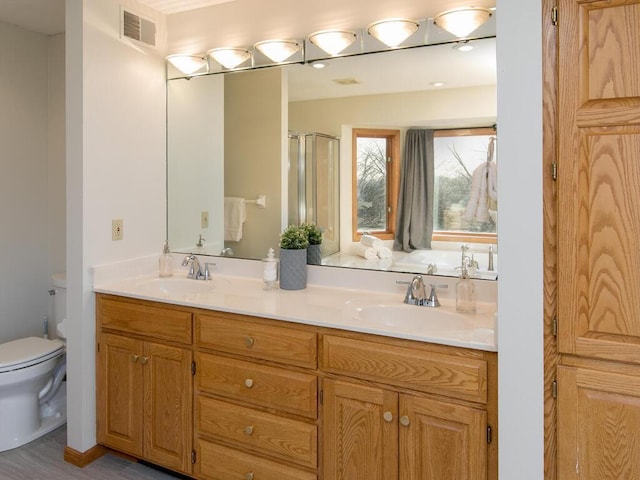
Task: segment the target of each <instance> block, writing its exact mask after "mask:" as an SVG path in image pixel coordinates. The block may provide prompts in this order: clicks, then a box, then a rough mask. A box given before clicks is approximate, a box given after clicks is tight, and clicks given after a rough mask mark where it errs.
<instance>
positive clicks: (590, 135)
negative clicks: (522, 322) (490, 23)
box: [557, 0, 640, 363]
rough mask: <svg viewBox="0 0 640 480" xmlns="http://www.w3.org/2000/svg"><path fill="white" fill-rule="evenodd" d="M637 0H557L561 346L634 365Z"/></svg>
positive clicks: (639, 305)
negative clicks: (558, 0)
mask: <svg viewBox="0 0 640 480" xmlns="http://www.w3.org/2000/svg"><path fill="white" fill-rule="evenodd" d="M639 31H640V1H639V0H601V1H588V0H587V1H585V0H561V1H560V2H559V22H558V47H559V52H558V58H559V61H558V82H559V83H558V137H557V138H558V285H559V288H558V322H559V339H558V345H559V349H560V351H561V352H564V353H572V354H576V355H581V356H588V357H598V358H605V359H611V360H619V361H625V362H634V363H640V320H639V318H640V254H639V246H640V243H639V241H638V238H639V235H640V195H639V192H640V62H639V61H638V52H639V51H640V35H638V32H639Z"/></svg>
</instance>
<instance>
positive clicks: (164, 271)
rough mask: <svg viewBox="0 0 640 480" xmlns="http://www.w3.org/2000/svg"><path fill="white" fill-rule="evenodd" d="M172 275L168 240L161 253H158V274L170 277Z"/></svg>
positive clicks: (171, 259)
mask: <svg viewBox="0 0 640 480" xmlns="http://www.w3.org/2000/svg"><path fill="white" fill-rule="evenodd" d="M172 275H173V257H172V256H171V252H170V251H169V242H165V244H164V248H163V249H162V255H160V260H159V268H158V276H160V277H163V278H164V277H170V276H172Z"/></svg>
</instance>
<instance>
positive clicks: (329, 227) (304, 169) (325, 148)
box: [288, 132, 340, 257]
mask: <svg viewBox="0 0 640 480" xmlns="http://www.w3.org/2000/svg"><path fill="white" fill-rule="evenodd" d="M339 162H340V140H339V139H338V138H336V137H332V136H329V135H324V134H321V133H293V132H290V133H289V179H288V182H289V186H288V191H289V203H288V208H289V210H288V212H289V213H288V218H289V224H290V225H298V224H300V223H314V224H316V225H317V226H319V227H320V228H321V229H322V232H323V235H322V238H323V240H322V246H321V252H322V256H323V257H324V256H327V255H331V254H332V253H335V252H337V251H338V250H339V249H340V222H339V210H340V197H339V187H340V186H339V176H338V172H339V166H340V165H339Z"/></svg>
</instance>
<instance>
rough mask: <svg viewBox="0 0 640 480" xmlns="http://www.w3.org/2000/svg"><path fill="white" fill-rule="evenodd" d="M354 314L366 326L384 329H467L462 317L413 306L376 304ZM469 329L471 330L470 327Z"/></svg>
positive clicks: (464, 319)
mask: <svg viewBox="0 0 640 480" xmlns="http://www.w3.org/2000/svg"><path fill="white" fill-rule="evenodd" d="M354 314H355V315H356V316H357V317H358V319H360V320H363V321H365V322H367V323H368V324H374V325H379V326H380V327H384V328H390V327H391V328H393V327H403V328H407V327H413V328H417V329H420V330H423V329H425V328H429V330H438V331H442V330H447V331H449V330H462V329H465V328H468V327H469V326H470V325H468V323H469V322H468V320H467V319H466V318H465V316H464V315H461V314H458V313H455V312H450V311H447V310H443V309H442V308H431V307H418V306H415V305H405V304H401V305H389V304H376V305H367V306H358V307H356V308H355V311H354ZM471 328H473V327H472V326H471Z"/></svg>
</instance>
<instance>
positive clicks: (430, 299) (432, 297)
mask: <svg viewBox="0 0 640 480" xmlns="http://www.w3.org/2000/svg"><path fill="white" fill-rule="evenodd" d="M397 283H408V284H409V288H407V294H406V295H405V297H404V303H406V304H408V305H419V306H422V307H439V306H440V302H439V301H438V296H437V295H436V288H447V285H446V284H445V285H433V284H429V286H430V287H431V290H430V292H429V295H428V296H427V288H426V286H425V284H424V279H423V278H422V275H416V276H415V277H413V280H411V281H410V282H401V281H398V282H397Z"/></svg>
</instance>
